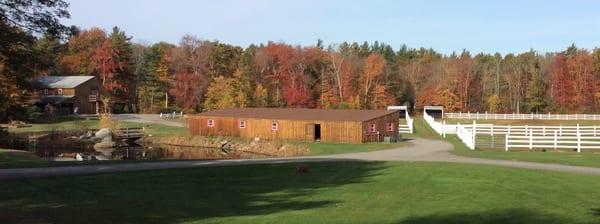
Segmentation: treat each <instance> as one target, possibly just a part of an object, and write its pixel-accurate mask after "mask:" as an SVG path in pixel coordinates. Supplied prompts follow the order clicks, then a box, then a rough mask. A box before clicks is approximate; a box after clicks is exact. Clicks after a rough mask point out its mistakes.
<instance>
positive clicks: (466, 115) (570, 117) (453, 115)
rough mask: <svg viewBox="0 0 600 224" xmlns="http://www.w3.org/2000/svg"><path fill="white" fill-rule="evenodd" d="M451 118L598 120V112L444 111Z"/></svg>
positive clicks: (599, 116)
mask: <svg viewBox="0 0 600 224" xmlns="http://www.w3.org/2000/svg"><path fill="white" fill-rule="evenodd" d="M444 116H445V118H451V119H476V120H479V119H482V120H485V119H488V120H592V121H597V120H600V114H551V113H548V114H534V113H530V114H515V113H513V114H496V113H488V112H485V113H479V112H476V113H471V112H467V113H463V112H459V113H444Z"/></svg>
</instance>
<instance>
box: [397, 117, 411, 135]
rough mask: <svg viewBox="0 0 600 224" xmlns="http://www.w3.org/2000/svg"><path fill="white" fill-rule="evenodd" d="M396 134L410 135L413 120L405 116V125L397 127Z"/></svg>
mask: <svg viewBox="0 0 600 224" xmlns="http://www.w3.org/2000/svg"><path fill="white" fill-rule="evenodd" d="M398 132H400V133H410V134H412V133H413V132H414V129H413V119H412V118H411V117H410V116H409V115H408V114H407V115H406V124H400V125H398Z"/></svg>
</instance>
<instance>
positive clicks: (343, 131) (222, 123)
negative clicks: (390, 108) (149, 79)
mask: <svg viewBox="0 0 600 224" xmlns="http://www.w3.org/2000/svg"><path fill="white" fill-rule="evenodd" d="M208 119H213V120H214V126H213V127H208V125H207V122H208ZM239 120H245V121H246V128H240V127H239ZM272 122H277V123H278V124H279V127H278V130H277V131H273V130H271V124H272ZM315 124H319V125H320V126H321V141H323V142H348V143H359V142H361V141H362V135H361V133H360V129H361V123H360V122H353V121H306V120H270V119H254V118H239V119H238V118H232V117H206V116H190V118H189V131H190V133H192V134H197V135H204V136H232V137H242V138H255V137H256V138H261V139H288V140H290V139H292V140H307V141H312V140H313V139H314V129H313V128H314V126H313V125H315Z"/></svg>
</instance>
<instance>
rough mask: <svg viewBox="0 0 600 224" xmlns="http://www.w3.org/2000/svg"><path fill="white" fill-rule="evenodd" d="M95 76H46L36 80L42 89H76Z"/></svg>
mask: <svg viewBox="0 0 600 224" xmlns="http://www.w3.org/2000/svg"><path fill="white" fill-rule="evenodd" d="M93 78H94V76H44V77H39V78H36V79H35V80H34V82H35V83H36V84H38V85H40V87H42V88H75V87H77V86H79V85H81V84H83V83H84V82H87V81H88V80H90V79H93Z"/></svg>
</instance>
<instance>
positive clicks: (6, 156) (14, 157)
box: [0, 149, 46, 168]
mask: <svg viewBox="0 0 600 224" xmlns="http://www.w3.org/2000/svg"><path fill="white" fill-rule="evenodd" d="M44 162H46V161H44V160H42V159H40V158H39V157H37V156H36V155H34V154H32V153H30V152H25V151H18V150H10V149H0V168H7V167H14V166H15V165H17V164H18V165H24V166H26V165H29V164H31V165H34V164H40V163H44Z"/></svg>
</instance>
